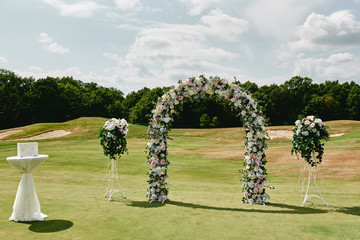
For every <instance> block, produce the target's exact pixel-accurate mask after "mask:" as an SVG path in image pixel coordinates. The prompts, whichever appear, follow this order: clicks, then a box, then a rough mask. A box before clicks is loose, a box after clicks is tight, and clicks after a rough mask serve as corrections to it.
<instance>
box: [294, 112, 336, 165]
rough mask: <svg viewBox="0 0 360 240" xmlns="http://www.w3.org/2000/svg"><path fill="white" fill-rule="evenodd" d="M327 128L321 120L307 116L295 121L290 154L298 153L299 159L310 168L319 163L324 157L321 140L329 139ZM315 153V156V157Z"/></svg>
mask: <svg viewBox="0 0 360 240" xmlns="http://www.w3.org/2000/svg"><path fill="white" fill-rule="evenodd" d="M326 128H327V126H326V125H324V124H323V123H322V120H321V119H319V118H315V117H314V116H308V117H306V118H301V120H297V121H296V125H295V127H294V128H293V132H294V135H293V141H292V148H291V154H293V153H296V154H297V153H300V154H301V157H302V158H303V159H304V160H305V161H306V162H307V163H308V164H310V165H311V166H312V167H314V166H317V165H318V164H320V163H321V161H322V157H323V155H324V143H321V140H323V139H325V140H328V139H329V132H328V131H327V129H326ZM316 153H317V155H315V154H316Z"/></svg>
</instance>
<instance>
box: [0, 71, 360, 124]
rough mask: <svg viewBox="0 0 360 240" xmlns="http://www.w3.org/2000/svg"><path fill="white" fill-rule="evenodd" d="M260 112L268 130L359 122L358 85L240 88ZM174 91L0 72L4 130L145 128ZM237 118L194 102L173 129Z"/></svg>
mask: <svg viewBox="0 0 360 240" xmlns="http://www.w3.org/2000/svg"><path fill="white" fill-rule="evenodd" d="M237 84H239V85H240V86H241V87H242V88H244V89H246V90H248V91H249V92H251V94H252V96H253V98H255V99H257V100H258V103H259V104H260V105H261V106H262V108H263V111H264V113H265V116H266V117H267V123H268V124H269V125H291V124H293V123H294V122H295V120H296V119H297V118H298V116H299V115H316V116H317V117H320V118H321V119H323V120H324V121H326V120H338V119H352V120H360V86H359V84H356V83H355V82H354V81H351V82H345V83H342V84H341V83H339V82H338V81H326V82H324V83H319V84H318V83H314V82H313V80H312V79H310V78H307V77H305V78H303V77H299V76H296V77H293V78H291V79H290V80H288V81H285V82H284V83H283V84H280V85H276V84H271V85H269V86H268V85H265V86H258V85H257V84H255V83H252V82H244V83H240V82H237ZM169 89H170V87H162V88H160V87H157V88H153V89H149V88H146V87H144V88H143V89H141V90H138V91H133V92H130V93H129V94H128V95H126V97H124V93H123V92H122V91H121V90H119V89H115V88H106V87H102V86H99V85H98V84H97V83H93V82H91V83H84V82H82V81H80V80H75V79H73V78H72V77H62V78H53V77H47V78H41V79H37V80H35V79H34V78H32V77H20V76H17V75H16V74H15V73H13V72H11V71H8V70H5V69H0V124H1V125H0V126H1V127H0V129H5V128H10V127H17V126H23V125H27V124H32V123H38V122H63V121H67V120H71V119H75V118H78V117H92V116H93V117H95V116H96V117H106V118H110V117H121V118H125V119H127V120H128V121H129V122H130V123H137V124H147V123H148V121H149V118H150V115H151V110H152V109H153V108H154V106H155V104H156V102H157V99H158V98H159V97H161V96H162V95H163V94H164V93H165V92H167V91H168V90H169ZM238 114H239V113H238V112H237V110H236V109H233V108H232V106H231V105H230V104H229V103H228V102H227V101H226V100H224V99H221V98H219V97H218V96H216V95H212V96H207V97H205V98H194V99H191V101H189V102H188V103H187V104H184V105H183V106H182V111H181V112H180V113H178V114H177V115H175V118H174V123H173V127H233V126H241V121H240V119H239V117H238Z"/></svg>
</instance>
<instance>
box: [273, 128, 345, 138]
mask: <svg viewBox="0 0 360 240" xmlns="http://www.w3.org/2000/svg"><path fill="white" fill-rule="evenodd" d="M267 133H268V134H269V137H270V138H272V139H274V138H289V139H292V137H293V132H292V131H289V130H268V131H267ZM342 135H344V133H337V134H332V135H330V137H340V136H342Z"/></svg>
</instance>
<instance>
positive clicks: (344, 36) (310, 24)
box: [288, 10, 360, 51]
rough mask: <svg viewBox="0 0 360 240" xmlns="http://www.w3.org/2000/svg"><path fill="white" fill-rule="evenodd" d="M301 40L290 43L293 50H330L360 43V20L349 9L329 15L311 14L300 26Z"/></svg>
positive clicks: (299, 35)
mask: <svg viewBox="0 0 360 240" xmlns="http://www.w3.org/2000/svg"><path fill="white" fill-rule="evenodd" d="M297 36H298V37H299V40H297V41H293V42H290V43H288V48H289V49H290V50H292V51H301V50H319V48H320V49H321V50H328V49H330V48H336V47H343V46H354V45H357V46H359V45H360V41H359V39H360V22H357V21H356V20H355V16H354V15H353V14H351V12H350V11H348V10H343V11H337V12H334V13H332V14H330V15H329V16H324V15H322V14H316V13H312V14H310V15H309V16H308V17H307V19H306V21H305V23H304V24H303V25H302V26H300V27H298V30H297Z"/></svg>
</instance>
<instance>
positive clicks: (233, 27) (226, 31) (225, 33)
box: [200, 9, 249, 40]
mask: <svg viewBox="0 0 360 240" xmlns="http://www.w3.org/2000/svg"><path fill="white" fill-rule="evenodd" d="M200 21H201V22H202V23H203V24H204V25H205V26H208V27H209V28H208V30H209V31H208V34H212V35H216V36H218V37H220V38H225V39H228V40H235V39H236V36H237V35H240V34H241V33H243V32H244V31H246V30H247V29H248V28H249V23H248V22H247V21H245V20H243V19H239V18H235V17H231V16H229V15H227V14H224V13H223V12H222V11H221V10H219V9H216V10H212V11H210V13H209V15H206V16H203V17H201V19H200Z"/></svg>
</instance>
